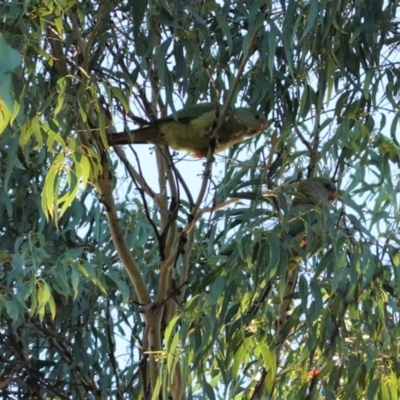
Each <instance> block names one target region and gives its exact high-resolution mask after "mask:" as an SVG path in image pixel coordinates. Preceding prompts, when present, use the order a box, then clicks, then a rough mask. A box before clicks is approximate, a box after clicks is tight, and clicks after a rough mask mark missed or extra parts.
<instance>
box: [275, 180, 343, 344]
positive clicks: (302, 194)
mask: <svg viewBox="0 0 400 400" xmlns="http://www.w3.org/2000/svg"><path fill="white" fill-rule="evenodd" d="M336 198H337V189H336V185H335V184H334V183H333V182H332V180H331V179H329V178H324V177H315V178H309V179H305V180H304V181H302V182H300V183H299V184H298V185H297V194H296V198H295V199H294V200H293V205H292V209H291V210H290V215H289V223H288V226H287V232H288V235H289V236H290V237H292V238H294V239H295V243H296V244H297V249H299V250H300V249H301V251H302V253H303V256H306V257H311V256H312V255H313V254H315V253H316V252H317V251H319V250H320V249H321V248H322V247H323V246H324V243H325V238H326V232H327V231H328V230H329V217H328V215H329V208H330V203H331V201H333V200H335V199H336ZM288 252H289V253H288V257H289V265H288V272H287V275H286V280H285V286H284V289H283V293H282V299H283V300H282V303H281V305H280V308H279V311H278V329H277V333H278V336H277V343H282V341H283V340H284V337H285V335H282V334H281V331H282V328H283V326H284V325H285V323H286V321H287V319H288V315H287V314H288V310H289V306H290V303H291V299H290V296H291V294H292V293H293V291H294V288H295V286H296V282H297V275H298V272H299V263H300V262H301V259H302V256H301V255H300V254H299V253H298V252H297V251H296V250H295V249H294V248H292V249H290V250H288Z"/></svg>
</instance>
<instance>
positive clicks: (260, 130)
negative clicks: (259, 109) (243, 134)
mask: <svg viewBox="0 0 400 400" xmlns="http://www.w3.org/2000/svg"><path fill="white" fill-rule="evenodd" d="M266 127H267V123H266V122H260V123H259V125H258V128H257V132H262V131H263V130H264V129H265V128H266Z"/></svg>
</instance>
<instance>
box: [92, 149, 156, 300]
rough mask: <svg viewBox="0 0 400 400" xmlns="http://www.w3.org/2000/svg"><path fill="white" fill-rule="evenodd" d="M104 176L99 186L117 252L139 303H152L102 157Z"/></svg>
mask: <svg viewBox="0 0 400 400" xmlns="http://www.w3.org/2000/svg"><path fill="white" fill-rule="evenodd" d="M102 158H103V159H102V166H103V174H102V176H101V177H99V179H98V181H97V183H98V185H99V189H100V193H101V198H102V202H103V204H104V206H105V207H104V208H105V211H106V218H107V221H108V225H109V229H110V233H111V237H112V239H113V243H114V246H115V249H116V250H117V253H118V256H119V258H120V260H121V262H122V264H123V266H124V268H125V270H126V272H127V273H128V275H129V277H130V279H131V282H132V283H133V286H134V288H135V291H136V294H137V296H138V299H139V302H140V303H141V304H144V305H145V304H149V303H150V302H151V299H150V294H149V292H148V290H147V286H146V284H145V282H144V280H143V277H142V274H141V272H140V269H139V267H138V265H137V264H136V262H135V260H134V258H133V257H132V254H131V252H130V249H129V247H128V245H127V244H126V241H125V238H124V231H123V230H122V228H121V226H120V224H119V219H118V215H117V211H116V205H115V201H114V197H113V195H112V190H113V188H112V179H111V172H110V169H109V163H108V161H107V160H106V158H105V155H103V157H102Z"/></svg>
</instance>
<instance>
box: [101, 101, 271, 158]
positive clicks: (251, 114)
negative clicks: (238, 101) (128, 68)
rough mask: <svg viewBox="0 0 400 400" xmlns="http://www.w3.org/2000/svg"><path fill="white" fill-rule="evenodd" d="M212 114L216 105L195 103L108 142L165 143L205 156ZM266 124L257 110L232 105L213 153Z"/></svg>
mask: <svg viewBox="0 0 400 400" xmlns="http://www.w3.org/2000/svg"><path fill="white" fill-rule="evenodd" d="M215 117H216V106H215V104H213V103H203V104H197V105H194V106H188V107H185V108H183V109H182V110H180V111H178V112H177V113H176V119H174V117H173V116H172V115H171V116H169V117H166V118H161V119H158V120H156V121H154V122H152V123H149V125H148V126H144V127H142V128H139V129H136V130H133V131H131V132H130V133H126V132H124V133H113V134H111V135H110V136H109V139H108V140H109V144H110V145H124V144H132V143H153V144H158V145H162V144H166V145H168V146H171V147H172V148H173V149H175V150H184V151H188V152H190V153H191V154H192V155H193V156H194V157H198V158H201V157H206V156H207V153H208V148H209V146H210V135H211V133H212V129H213V127H214V123H215ZM266 126H267V120H266V118H265V116H264V115H262V114H259V113H258V112H257V111H253V110H251V109H250V108H244V107H241V108H233V109H232V110H230V111H229V112H228V115H227V116H226V119H225V121H224V123H223V124H222V126H221V130H220V131H219V132H218V135H217V138H216V139H217V140H216V148H215V152H216V153H218V152H220V151H223V150H226V149H228V148H229V147H231V146H233V145H234V144H236V143H239V142H241V141H243V140H244V139H245V138H248V137H253V136H256V135H258V134H260V133H261V132H262V131H263V130H264V129H265V128H266Z"/></svg>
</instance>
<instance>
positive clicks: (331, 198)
mask: <svg viewBox="0 0 400 400" xmlns="http://www.w3.org/2000/svg"><path fill="white" fill-rule="evenodd" d="M337 198H338V197H337V192H332V193H331V194H330V196H329V200H331V201H334V200H336V199H337Z"/></svg>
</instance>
